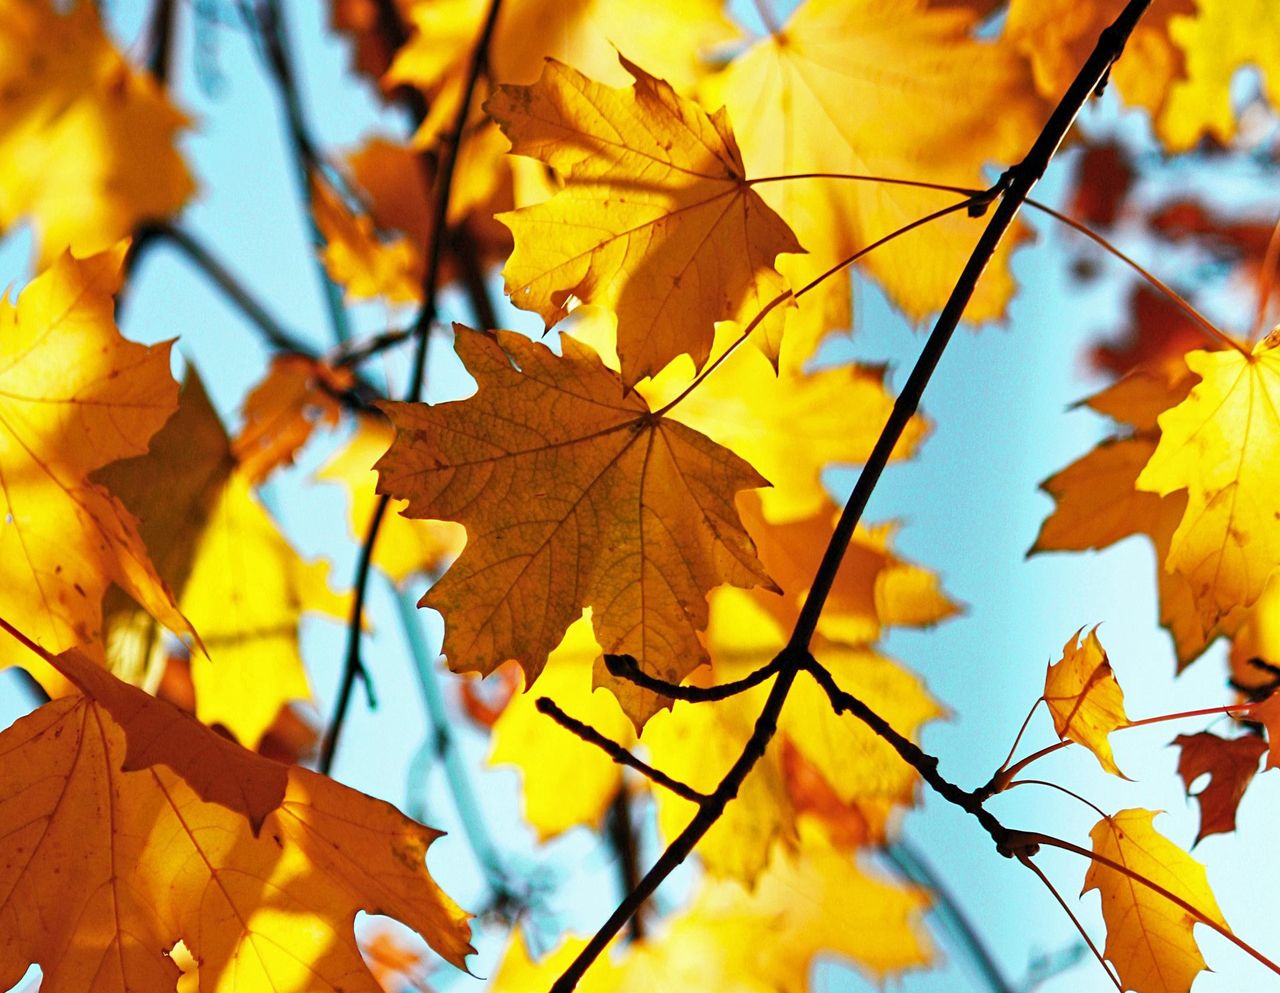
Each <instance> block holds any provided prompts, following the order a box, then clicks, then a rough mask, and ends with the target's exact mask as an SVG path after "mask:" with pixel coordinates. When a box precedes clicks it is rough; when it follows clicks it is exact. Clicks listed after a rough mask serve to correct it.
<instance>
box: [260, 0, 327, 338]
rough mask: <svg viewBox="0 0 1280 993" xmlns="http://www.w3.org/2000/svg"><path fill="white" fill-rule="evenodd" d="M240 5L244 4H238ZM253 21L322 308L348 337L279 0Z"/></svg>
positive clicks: (319, 164) (317, 164) (319, 166)
mask: <svg viewBox="0 0 1280 993" xmlns="http://www.w3.org/2000/svg"><path fill="white" fill-rule="evenodd" d="M242 9H244V8H242ZM252 16H253V22H254V23H253V24H252V25H251V26H252V27H254V28H255V29H256V31H257V34H258V36H259V38H260V39H261V42H262V55H263V59H264V61H265V62H266V64H267V68H268V69H270V71H271V75H272V78H273V79H274V80H275V84H276V91H277V92H278V93H279V95H280V100H281V103H282V104H283V105H284V112H285V134H286V135H287V137H288V139H289V147H290V148H291V149H292V152H293V162H294V175H295V179H296V181H297V184H298V197H299V201H300V203H301V205H302V208H303V211H302V212H303V216H304V219H305V223H306V226H307V231H308V233H309V234H310V237H311V246H312V248H313V249H314V251H313V252H312V261H313V264H314V268H315V272H316V278H317V280H318V281H319V283H320V292H321V294H322V296H323V297H324V303H325V309H326V310H327V311H328V314H329V324H330V326H331V328H332V330H333V336H334V337H335V338H336V339H337V340H338V341H339V342H343V341H346V340H347V339H348V338H350V337H351V327H350V324H349V322H348V320H347V312H346V309H345V308H344V307H343V305H342V290H341V289H340V288H339V287H338V285H337V284H336V283H334V281H333V280H332V279H330V278H329V273H328V271H327V270H326V269H325V267H324V262H323V261H322V260H321V258H320V252H321V250H322V249H323V248H324V247H325V241H324V236H323V235H322V234H321V233H320V228H319V226H318V225H317V224H316V219H315V215H314V214H313V213H312V210H311V182H312V176H313V175H316V176H318V175H321V174H322V173H323V171H324V159H323V158H322V157H321V155H320V153H319V151H317V149H316V144H315V142H314V141H313V140H312V138H311V131H310V128H309V127H308V126H307V120H306V114H305V113H304V112H303V109H302V97H301V94H300V93H299V91H298V81H297V77H296V75H295V73H294V71H293V66H292V64H291V62H290V60H289V47H288V46H289V42H288V35H287V30H286V26H285V21H284V10H283V8H282V7H281V5H280V2H279V0H263V2H262V3H260V4H258V6H257V8H256V10H255V11H254V12H253V15H252Z"/></svg>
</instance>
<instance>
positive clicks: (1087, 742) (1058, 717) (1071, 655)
mask: <svg viewBox="0 0 1280 993" xmlns="http://www.w3.org/2000/svg"><path fill="white" fill-rule="evenodd" d="M1083 630H1084V628H1081V629H1080V631H1083ZM1080 631H1077V632H1076V633H1075V634H1074V635H1072V636H1071V640H1070V641H1068V642H1067V643H1066V644H1065V645H1064V646H1063V648H1062V659H1061V660H1060V661H1058V662H1056V663H1054V664H1053V665H1051V666H1049V669H1048V671H1047V672H1046V673H1045V678H1044V699H1045V703H1047V704H1048V705H1049V713H1050V714H1052V715H1053V726H1054V728H1055V729H1056V730H1057V732H1058V737H1059V738H1069V739H1071V740H1072V741H1074V742H1076V743H1078V744H1081V745H1084V746H1085V748H1087V749H1089V751H1091V752H1093V754H1094V755H1096V756H1097V758H1098V764H1099V765H1101V766H1102V768H1104V769H1106V770H1107V772H1110V773H1113V774H1114V775H1117V776H1123V775H1124V773H1122V772H1121V771H1120V769H1119V767H1118V766H1117V765H1116V761H1115V758H1114V757H1113V756H1112V754H1111V743H1110V742H1109V741H1108V740H1107V735H1108V734H1110V733H1111V732H1112V731H1114V730H1115V729H1116V728H1118V727H1124V726H1125V725H1126V724H1128V723H1129V718H1128V717H1127V716H1126V715H1125V712H1124V694H1123V693H1122V692H1121V691H1120V684H1119V683H1117V682H1116V677H1115V673H1114V672H1112V670H1111V663H1110V662H1109V661H1108V660H1107V652H1106V649H1104V648H1103V647H1102V643H1101V642H1099V641H1098V629H1097V628H1096V627H1095V628H1094V629H1093V630H1092V631H1090V632H1089V633H1088V634H1087V635H1086V636H1085V639H1084V642H1083V643H1081V641H1080Z"/></svg>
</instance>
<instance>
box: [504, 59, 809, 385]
mask: <svg viewBox="0 0 1280 993" xmlns="http://www.w3.org/2000/svg"><path fill="white" fill-rule="evenodd" d="M622 62H623V65H624V66H625V67H626V68H627V71H628V72H630V73H631V75H632V76H633V77H634V78H635V84H634V86H633V87H632V88H631V89H629V90H624V89H614V88H613V87H609V86H604V85H602V84H600V83H597V82H595V81H594V80H591V79H588V78H587V77H586V76H584V75H582V73H580V72H578V71H577V70H575V69H572V68H570V67H569V66H566V65H564V64H562V63H560V62H555V61H549V62H548V63H547V65H546V68H545V69H544V70H543V73H542V76H541V77H540V78H539V79H538V81H537V82H536V83H534V84H533V85H531V86H503V87H500V88H499V89H498V91H497V92H496V93H495V94H494V95H493V96H491V97H490V98H489V100H488V102H487V103H486V104H485V109H486V110H488V112H489V113H490V114H491V115H492V116H493V117H494V118H495V119H497V121H498V123H499V124H500V125H501V126H502V130H503V132H504V133H505V134H506V135H507V137H508V138H510V139H511V151H512V153H513V154H516V155H526V156H531V157H533V158H537V159H539V160H540V161H542V162H545V163H546V164H547V165H549V166H551V167H552V168H553V169H555V170H556V171H557V172H558V173H559V174H560V175H561V176H562V177H563V178H564V182H565V188H564V190H563V191H562V192H561V193H559V194H557V195H556V196H555V197H553V198H552V199H550V200H548V201H547V202H546V203H542V204H537V205H535V206H532V207H526V208H523V209H521V210H517V211H515V212H514V213H511V214H503V215H501V216H500V217H499V220H501V221H503V222H504V223H505V224H507V226H508V227H510V228H511V233H512V235H513V237H514V238H515V244H516V248H515V251H514V252H513V253H512V256H511V258H510V259H509V260H508V261H507V265H506V268H505V269H503V276H504V277H505V279H506V285H507V293H508V294H509V295H510V297H511V301H512V303H514V304H515V305H516V306H518V307H522V308H525V309H528V310H534V311H536V312H537V313H539V314H540V315H542V317H543V319H544V320H545V321H546V322H547V326H548V327H550V326H551V325H553V324H555V323H557V322H558V321H560V320H561V319H562V318H563V317H565V316H566V315H567V314H568V312H569V303H570V300H571V299H572V298H574V297H576V298H577V299H579V300H582V301H585V302H588V303H599V304H603V305H604V306H606V307H609V308H610V309H612V310H614V311H616V312H617V315H618V357H619V360H620V365H621V368H622V377H623V381H624V382H625V383H626V384H627V386H633V385H635V383H636V382H638V381H639V380H641V379H643V378H644V377H645V376H650V375H653V374H655V373H657V372H658V371H659V370H661V369H662V367H663V366H665V365H666V364H667V363H668V362H669V361H671V360H672V359H673V358H675V357H676V356H677V355H681V354H685V353H687V354H689V355H690V356H691V357H692V358H693V362H694V365H695V366H701V365H702V364H703V362H705V361H706V359H707V357H708V356H709V355H710V353H711V345H712V340H713V332H714V326H715V322H716V321H720V320H730V319H740V320H743V321H746V320H749V319H751V318H752V317H754V316H755V315H756V314H757V313H759V312H760V311H762V310H763V309H764V308H765V306H766V305H768V304H769V303H770V302H771V301H773V299H774V298H775V297H777V296H779V295H780V294H783V293H785V291H786V289H787V287H786V283H785V281H784V280H783V279H782V278H781V276H779V275H778V273H777V270H776V269H774V267H773V264H774V259H775V257H776V256H777V255H779V254H781V253H786V252H800V251H802V249H801V247H800V244H799V242H797V241H796V238H795V235H793V234H792V233H791V230H790V228H788V227H787V225H786V224H785V222H783V221H782V219H781V218H780V217H778V215H777V214H775V213H774V212H773V210H772V209H771V208H769V207H768V206H766V204H765V202H764V200H762V199H761V198H760V196H759V194H757V193H756V192H755V191H754V190H752V189H751V187H750V183H749V181H748V179H747V176H746V173H745V171H744V169H743V166H742V156H741V154H740V153H739V152H738V147H737V145H736V144H735V142H734V139H733V133H732V131H731V130H730V128H729V121H728V118H727V117H726V116H725V115H724V113H723V112H718V113H716V114H712V115H708V114H707V113H706V112H705V111H703V110H702V109H701V108H700V107H698V105H697V104H695V103H693V102H692V101H691V100H686V99H684V98H683V97H681V96H679V95H678V94H677V93H676V92H675V90H674V89H672V88H671V86H670V85H669V84H668V83H666V82H665V81H663V80H661V79H657V78H656V77H654V76H650V75H649V74H648V73H647V72H645V71H644V70H643V69H641V68H640V67H639V66H636V65H634V64H633V63H631V62H629V61H627V60H626V59H622ZM761 340H763V339H761Z"/></svg>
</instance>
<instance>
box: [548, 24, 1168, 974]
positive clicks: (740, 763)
mask: <svg viewBox="0 0 1280 993" xmlns="http://www.w3.org/2000/svg"><path fill="white" fill-rule="evenodd" d="M1150 2H1151V0H1129V2H1128V3H1127V4H1126V5H1125V8H1124V10H1123V11H1121V13H1120V16H1119V17H1117V18H1116V20H1115V22H1114V23H1113V24H1112V25H1111V26H1110V27H1108V28H1107V29H1106V30H1104V31H1103V32H1102V34H1101V35H1100V36H1099V38H1098V43H1097V45H1096V46H1095V48H1094V50H1093V52H1092V54H1091V55H1090V56H1089V58H1088V59H1087V60H1086V62H1085V64H1084V65H1083V66H1082V67H1081V69H1080V71H1079V73H1078V74H1077V75H1076V78H1075V80H1074V81H1073V82H1072V83H1071V86H1070V87H1069V88H1068V89H1067V92H1066V94H1065V95H1064V96H1063V98H1062V100H1061V101H1060V102H1059V104H1058V106H1057V108H1055V110H1054V111H1053V113H1052V114H1051V115H1050V117H1049V120H1048V122H1047V123H1046V124H1045V126H1044V129H1043V130H1042V131H1041V133H1040V136H1039V137H1038V138H1037V139H1036V141H1035V143H1034V144H1033V145H1032V147H1031V150H1030V151H1029V152H1028V153H1027V156H1026V157H1025V158H1024V159H1023V160H1022V162H1021V163H1020V164H1019V165H1018V166H1017V167H1016V168H1015V169H1013V170H1012V171H1011V172H1008V173H1006V174H1005V176H1004V177H1002V179H1001V182H1000V183H998V184H997V186H996V187H995V191H996V192H998V193H999V194H1000V202H999V204H998V205H997V206H996V209H995V211H994V212H993V213H992V216H991V218H990V220H989V221H988V222H987V226H986V228H985V229H984V230H983V233H982V235H981V237H980V238H979V239H978V244H977V245H976V247H975V248H974V250H973V253H972V254H971V255H970V257H969V261H968V263H967V264H966V265H965V267H964V271H963V272H962V273H961V275H960V277H959V279H958V280H957V281H956V284H955V286H954V287H953V289H952V292H951V295H950V296H949V298H948V299H947V302H946V305H945V306H944V307H943V310H942V313H941V314H940V315H939V316H938V319H937V322H936V323H935V325H934V329H933V332H932V333H931V334H930V336H929V340H928V341H927V342H926V344H925V346H924V348H923V350H922V351H921V354H920V357H919V359H918V360H917V361H916V364H915V367H914V368H913V369H912V371H911V375H910V376H909V377H908V379H907V385H906V387H904V389H903V392H902V394H901V395H900V396H899V397H898V400H897V402H895V404H894V409H893V412H892V413H891V414H890V416H889V419H888V421H887V422H886V424H885V426H884V427H883V428H882V429H881V432H880V437H879V439H878V440H877V442H876V446H875V448H874V450H873V451H872V454H871V456H870V458H869V460H868V462H867V464H866V466H865V467H864V468H863V470H862V473H861V474H860V475H859V477H858V481H857V483H856V484H855V485H854V489H853V493H852V495H851V496H850V498H849V501H848V503H847V504H846V505H845V509H844V512H843V513H842V514H841V517H840V521H839V523H838V524H837V526H836V530H835V533H834V534H833V535H832V537H831V540H830V541H829V543H828V545H827V550H826V553H825V554H824V555H823V559H822V564H821V565H820V566H819V568H818V572H817V575H816V577H815V579H814V582H813V584H812V587H811V589H810V591H809V593H808V595H807V596H806V597H805V602H804V606H803V607H802V608H801V613H800V617H799V619H798V621H797V623H796V626H795V629H794V630H793V631H792V635H791V639H790V640H789V642H788V643H787V646H786V647H785V648H783V650H782V652H781V653H779V654H780V655H781V657H782V658H781V661H780V663H779V670H778V677H777V679H775V680H774V683H773V686H772V687H771V688H770V690H769V696H768V698H767V699H766V700H765V703H764V707H763V708H762V709H761V712H760V716H759V717H758V718H757V719H756V723H755V727H754V728H753V730H752V733H751V737H750V738H749V739H748V740H747V743H746V745H745V746H744V748H743V750H742V753H741V754H740V755H739V756H738V759H737V760H736V761H735V762H734V763H733V765H732V766H731V767H730V769H729V771H728V772H727V773H726V774H725V776H724V778H723V779H722V780H721V781H720V785H719V786H718V787H717V788H716V790H715V792H713V793H712V794H711V795H710V796H709V797H708V798H707V800H706V801H705V802H704V803H702V804H700V805H699V807H698V810H697V813H695V814H694V816H693V819H692V820H691V821H690V822H689V823H688V825H686V826H685V828H684V830H683V831H681V832H680V833H679V834H678V835H677V836H676V838H675V840H673V841H672V842H671V843H670V845H668V846H667V849H666V850H665V851H664V852H663V853H662V855H661V856H659V858H658V860H657V862H655V863H654V865H653V867H652V868H650V870H649V871H648V872H647V873H645V876H644V878H643V879H641V880H640V883H639V885H638V886H637V887H636V888H635V889H634V890H632V892H631V893H630V894H629V895H628V896H627V897H626V898H625V899H624V900H623V901H622V902H621V903H620V904H619V905H618V907H617V908H616V909H615V910H614V912H613V913H612V914H610V916H609V919H608V920H607V921H605V923H604V924H603V925H602V926H601V927H600V929H599V930H598V931H597V932H596V933H595V935H593V936H592V938H591V939H590V940H589V941H588V942H587V944H586V946H585V947H584V948H583V949H582V951H581V952H579V953H578V955H577V956H576V957H575V958H574V960H573V962H571V963H570V964H569V966H568V968H566V969H565V971H564V972H563V973H562V974H561V976H560V978H559V979H557V980H556V981H555V983H554V984H553V985H552V987H551V989H552V993H569V991H571V990H573V989H574V988H575V987H576V986H577V984H578V981H579V980H580V979H581V978H582V976H583V974H584V973H585V972H586V971H587V969H588V968H590V966H591V963H592V962H594V961H595V960H596V958H598V957H599V955H600V954H601V952H603V951H604V949H605V948H606V947H608V945H609V943H610V942H611V941H612V940H613V938H614V937H615V936H616V935H617V934H618V932H619V931H621V930H622V928H623V926H625V924H626V922H627V920H628V919H629V918H630V916H631V915H632V914H633V913H634V912H635V911H636V909H637V908H638V907H639V906H640V905H641V904H643V903H644V902H645V900H647V899H648V898H649V897H650V896H651V895H652V894H653V892H654V891H655V890H656V889H657V888H658V886H659V885H661V883H662V882H663V880H665V879H666V878H667V876H669V875H670V874H671V873H672V872H673V871H674V870H675V868H676V867H677V866H678V865H680V863H681V862H683V861H684V860H685V859H686V858H687V857H688V856H689V855H690V854H691V853H692V852H693V849H694V848H695V847H696V846H697V844H698V841H699V840H700V839H701V838H702V836H703V835H704V834H706V832H707V831H708V830H710V828H711V827H712V825H714V824H715V823H716V821H717V820H719V818H720V815H721V814H722V813H723V811H724V808H725V807H726V806H727V805H728V804H729V803H730V801H732V799H733V798H734V797H736V796H737V793H738V790H739V789H740V788H741V786H742V783H743V781H744V780H745V779H746V777H747V775H748V774H749V773H750V772H751V770H752V769H753V768H754V767H755V764H756V762H757V761H759V759H760V758H761V757H762V756H763V755H764V753H765V751H766V749H767V748H768V745H769V742H770V741H771V740H772V738H773V736H774V734H776V733H777V727H778V717H779V715H780V714H781V712H782V707H783V704H784V703H785V702H786V699H787V695H788V694H789V693H790V692H791V687H792V686H793V685H794V684H795V680H796V676H797V675H798V673H799V671H800V669H801V667H802V666H804V665H806V664H807V662H808V661H809V659H810V658H811V656H810V654H809V643H810V641H811V639H812V638H813V634H814V631H815V630H816V628H817V622H818V617H819V616H820V615H821V613H822V608H823V606H824V604H825V603H826V600H827V597H828V596H829V595H830V593H831V588H832V585H833V584H834V582H835V577H836V573H837V572H838V571H839V568H840V563H841V560H842V559H843V558H844V553H845V550H846V549H847V547H848V545H849V542H850V540H851V539H852V537H853V533H854V530H855V528H856V527H857V524H858V522H859V521H860V520H861V517H862V513H863V511H864V509H865V508H866V505H867V500H868V499H869V498H870V496H871V492H872V490H874V489H875V486H876V483H877V482H878V481H879V478H880V474H881V473H882V472H883V470H884V467H885V465H886V464H887V463H888V460H889V454H890V452H892V451H893V449H894V447H895V446H896V445H897V442H898V439H899V437H900V436H901V434H902V432H903V430H904V429H905V427H906V425H907V423H908V422H909V421H910V419H911V417H912V416H913V415H914V414H915V411H916V408H917V407H918V406H919V403H920V398H921V396H922V395H923V393H924V389H925V387H926V386H927V385H928V382H929V380H930V378H931V377H932V375H933V371H934V369H936V368H937V364H938V361H939V360H940V359H941V357H942V354H943V352H944V351H945V349H946V346H947V342H948V341H950V339H951V336H952V334H953V333H954V332H955V329H956V327H957V326H958V325H959V323H960V318H961V317H962V316H963V314H964V310H965V307H966V306H967V305H968V302H969V300H970V298H971V297H972V296H973V292H974V290H975V288H976V287H977V284H978V279H979V278H980V277H981V275H982V273H983V271H984V270H985V269H986V266H987V263H988V262H989V261H990V259H991V257H992V255H993V254H994V253H995V250H996V248H997V246H998V245H999V243H1000V241H1001V240H1002V238H1003V236H1004V234H1005V232H1006V231H1007V230H1008V228H1009V226H1010V225H1011V224H1012V223H1013V220H1014V217H1015V216H1016V215H1017V213H1018V209H1019V207H1020V206H1021V205H1022V203H1023V201H1024V200H1026V198H1027V197H1028V196H1029V195H1030V192H1031V189H1032V187H1034V186H1035V184H1036V182H1037V181H1039V179H1040V177H1041V176H1042V175H1043V174H1044V171H1045V169H1046V168H1047V167H1048V165H1049V161H1050V159H1051V158H1052V157H1053V154H1054V152H1055V151H1056V150H1057V148H1058V146H1059V144H1061V142H1062V139H1063V138H1064V137H1065V136H1066V134H1067V132H1068V131H1069V130H1070V128H1071V125H1072V123H1073V122H1074V121H1075V118H1076V115H1077V114H1078V113H1079V112H1080V108H1081V107H1083V106H1084V104H1085V103H1086V102H1087V101H1088V99H1089V97H1090V95H1091V94H1092V93H1094V91H1095V90H1096V89H1097V88H1098V86H1099V84H1100V83H1101V82H1102V80H1103V79H1104V78H1105V77H1106V75H1107V73H1108V71H1109V70H1110V68H1111V64H1112V63H1113V62H1114V61H1115V60H1116V59H1117V58H1119V57H1120V53H1121V52H1122V51H1123V50H1124V45H1125V41H1126V40H1127V39H1128V37H1129V35H1130V34H1131V33H1132V31H1133V29H1134V27H1136V25H1137V23H1138V20H1139V19H1140V18H1141V17H1142V14H1143V13H1144V12H1145V11H1146V9H1147V7H1148V6H1149V5H1150ZM934 761H935V768H934V769H933V773H934V775H935V776H936V772H937V770H936V760H934ZM922 774H923V773H922ZM939 778H940V777H939ZM930 785H931V786H933V785H934V783H932V782H931V783H930ZM957 792H959V793H960V794H961V795H962V796H965V797H967V796H972V794H965V793H964V791H961V790H958V789H957ZM966 809H967V808H966ZM978 809H979V810H981V808H980V807H979V808H978ZM982 813H984V814H985V811H983V812H982ZM986 817H987V818H989V819H990V820H991V821H994V820H995V819H994V818H992V817H991V816H990V815H989V814H986ZM984 826H986V825H984ZM995 826H996V827H998V828H999V831H1001V832H1004V831H1005V829H1004V828H1003V826H1001V825H999V822H998V821H997V822H995ZM988 830H990V828H988ZM1009 834H1010V835H1012V834H1013V833H1012V832H1009ZM1009 841H1010V842H1011V843H1012V842H1014V841H1017V842H1018V845H1016V846H1014V847H1011V848H1010V850H1009V851H1007V852H1006V854H1016V853H1017V851H1023V852H1026V853H1030V843H1029V842H1026V841H1025V840H1023V839H1020V838H1019V839H1014V838H1012V837H1011V838H1010V839H1009ZM997 845H998V846H999V845H1000V843H999V842H997Z"/></svg>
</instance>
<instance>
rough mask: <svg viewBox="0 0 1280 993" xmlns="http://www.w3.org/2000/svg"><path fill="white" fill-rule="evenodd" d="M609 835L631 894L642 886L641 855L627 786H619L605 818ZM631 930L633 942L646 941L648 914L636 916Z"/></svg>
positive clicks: (620, 871) (626, 886)
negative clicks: (638, 884)
mask: <svg viewBox="0 0 1280 993" xmlns="http://www.w3.org/2000/svg"><path fill="white" fill-rule="evenodd" d="M604 827H605V834H606V835H607V836H608V838H609V846H610V847H611V848H612V849H613V853H614V854H615V855H616V856H617V857H618V877H619V879H620V881H621V883H622V892H623V893H624V894H625V893H630V892H631V891H632V890H633V889H635V887H636V883H638V882H640V853H639V851H638V850H637V846H636V830H635V825H634V824H633V823H632V818H631V798H630V796H628V794H627V788H626V787H625V786H621V785H620V786H619V787H618V791H617V792H616V793H614V795H613V802H612V803H610V804H609V812H608V813H607V814H606V815H605V823H604ZM628 930H629V931H630V933H631V939H632V940H633V941H643V940H644V935H645V926H644V910H643V908H641V910H640V911H639V912H638V913H636V914H635V915H633V916H632V918H631V920H630V922H629V924H628Z"/></svg>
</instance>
